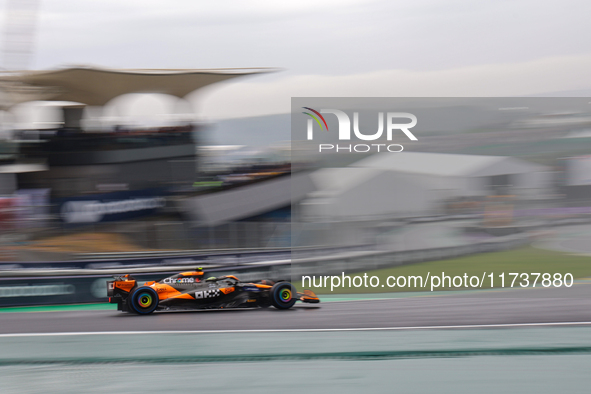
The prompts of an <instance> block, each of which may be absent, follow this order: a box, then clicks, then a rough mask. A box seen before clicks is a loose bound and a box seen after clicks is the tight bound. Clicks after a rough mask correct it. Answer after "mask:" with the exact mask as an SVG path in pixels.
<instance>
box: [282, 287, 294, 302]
mask: <svg viewBox="0 0 591 394" xmlns="http://www.w3.org/2000/svg"><path fill="white" fill-rule="evenodd" d="M279 299H280V300H281V301H282V302H289V301H291V290H290V289H282V290H281V291H280V292H279Z"/></svg>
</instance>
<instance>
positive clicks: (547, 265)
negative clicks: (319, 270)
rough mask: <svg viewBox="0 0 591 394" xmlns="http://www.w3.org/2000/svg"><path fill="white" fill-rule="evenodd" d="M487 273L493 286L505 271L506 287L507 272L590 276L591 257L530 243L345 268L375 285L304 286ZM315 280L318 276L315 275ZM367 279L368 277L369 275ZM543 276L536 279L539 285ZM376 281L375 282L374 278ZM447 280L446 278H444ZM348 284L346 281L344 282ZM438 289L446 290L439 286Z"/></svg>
mask: <svg viewBox="0 0 591 394" xmlns="http://www.w3.org/2000/svg"><path fill="white" fill-rule="evenodd" d="M485 272H486V275H489V274H490V273H491V272H492V273H494V287H501V279H500V278H499V274H501V273H505V288H507V287H510V285H511V281H512V280H513V276H509V273H519V274H521V273H529V274H531V273H534V272H539V273H542V274H543V273H549V274H555V273H560V274H562V275H563V276H564V274H566V273H570V274H572V275H573V278H575V279H577V278H586V277H591V257H586V256H578V255H572V254H567V253H561V252H553V251H548V250H542V249H536V248H532V247H525V248H521V249H516V250H510V251H504V252H494V253H481V254H476V255H470V256H465V257H459V258H454V259H447V260H438V261H430V262H425V263H417V264H409V265H403V266H398V267H393V268H384V269H379V270H373V271H365V272H345V275H348V276H351V277H353V276H355V275H359V276H362V275H363V274H364V273H367V275H368V277H371V276H377V277H378V278H379V279H380V284H379V286H378V287H371V286H369V284H368V286H367V287H365V286H363V285H362V286H361V287H348V286H347V287H338V288H335V289H334V290H333V291H331V289H330V280H329V282H328V287H324V286H323V287H314V286H312V287H311V286H309V285H308V281H307V280H306V286H305V288H309V289H311V290H313V291H314V292H316V293H317V294H359V293H384V292H400V291H406V292H408V291H426V290H427V291H429V290H430V285H428V286H427V288H426V289H425V288H420V287H414V286H413V287H411V286H408V284H407V286H406V287H388V286H384V287H382V285H383V284H384V285H385V284H386V280H387V278H388V277H389V276H395V277H398V276H406V277H408V276H422V277H423V278H426V277H427V273H430V274H431V275H438V276H441V275H442V273H445V275H446V276H451V277H452V278H453V277H454V276H462V277H463V276H464V274H467V275H468V278H469V277H471V276H478V278H482V275H483V273H485ZM294 279H296V278H294ZM316 280H317V284H318V277H317V279H316ZM368 280H369V279H368ZM530 280H531V281H532V282H533V277H532V276H531V275H530ZM541 280H542V277H541V276H540V278H539V280H538V285H539V283H540V281H541ZM518 282H519V279H517V280H516V281H515V285H514V286H515V287H519V284H518ZM293 283H294V285H295V286H296V288H298V289H302V288H304V287H302V282H301V280H298V281H296V280H294V282H293ZM374 283H375V282H374ZM446 284H447V282H446ZM347 285H348V283H347ZM482 288H483V289H487V288H488V289H490V288H491V286H490V278H488V277H487V278H485V283H484V285H483V286H482ZM438 290H445V288H441V287H440V288H439V289H438ZM451 290H466V288H453V289H451Z"/></svg>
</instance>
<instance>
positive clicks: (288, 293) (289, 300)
mask: <svg viewBox="0 0 591 394" xmlns="http://www.w3.org/2000/svg"><path fill="white" fill-rule="evenodd" d="M296 294H297V293H296V289H295V287H294V286H293V285H292V284H291V283H289V282H279V283H276V284H274V285H273V287H271V305H273V306H274V307H275V308H277V309H289V308H291V307H292V306H293V304H295V303H296V301H297V299H296V298H295V296H296Z"/></svg>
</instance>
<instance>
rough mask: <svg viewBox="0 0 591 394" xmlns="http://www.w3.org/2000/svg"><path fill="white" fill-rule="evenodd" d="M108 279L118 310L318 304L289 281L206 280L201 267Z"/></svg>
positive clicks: (141, 312) (309, 293)
mask: <svg viewBox="0 0 591 394" xmlns="http://www.w3.org/2000/svg"><path fill="white" fill-rule="evenodd" d="M114 278H115V280H113V281H108V282H107V295H108V297H109V302H110V303H114V304H117V309H118V310H121V311H125V312H131V313H137V314H139V315H146V314H149V313H152V312H154V311H158V310H191V309H223V308H257V307H258V308H267V307H270V306H274V307H275V308H277V309H289V308H291V307H292V306H293V305H294V304H295V303H296V302H297V301H301V302H306V303H318V302H320V300H319V299H318V297H317V296H316V294H314V293H313V292H312V291H311V290H304V292H303V293H299V292H297V291H296V289H295V287H294V286H293V285H292V284H291V283H289V282H286V281H277V282H275V281H271V280H259V281H254V282H242V281H240V280H239V279H238V278H236V277H235V276H232V275H227V276H220V277H211V278H208V279H204V273H203V271H202V270H201V269H199V268H198V269H197V270H195V271H190V272H181V273H180V274H177V275H173V276H170V277H167V278H164V279H160V280H157V281H150V282H146V283H144V284H140V283H138V282H137V281H136V280H135V279H134V278H132V277H131V276H130V275H123V276H116V277H114Z"/></svg>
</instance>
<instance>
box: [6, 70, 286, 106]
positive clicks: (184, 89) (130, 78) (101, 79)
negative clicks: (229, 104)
mask: <svg viewBox="0 0 591 394" xmlns="http://www.w3.org/2000/svg"><path fill="white" fill-rule="evenodd" d="M272 71H276V70H275V69H264V68H257V69H211V70H196V69H120V70H117V69H101V68H91V67H76V68H66V69H59V70H49V71H23V72H20V73H15V74H7V75H4V76H0V83H2V82H3V83H4V85H6V86H5V88H6V89H8V91H9V93H10V94H11V96H12V101H13V103H14V104H16V103H18V102H24V101H32V100H60V101H75V102H80V103H84V104H86V105H99V106H100V105H105V104H106V103H108V102H109V101H110V100H112V99H113V98H115V97H117V96H120V95H122V94H127V93H163V94H170V95H173V96H176V97H185V96H186V95H188V94H189V93H191V92H193V91H195V90H197V89H200V88H202V87H205V86H207V85H211V84H213V83H216V82H221V81H225V80H228V79H232V78H236V77H241V76H246V75H252V74H260V73H266V72H272ZM10 83H13V84H12V86H11V84H10ZM6 89H5V90H6Z"/></svg>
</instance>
